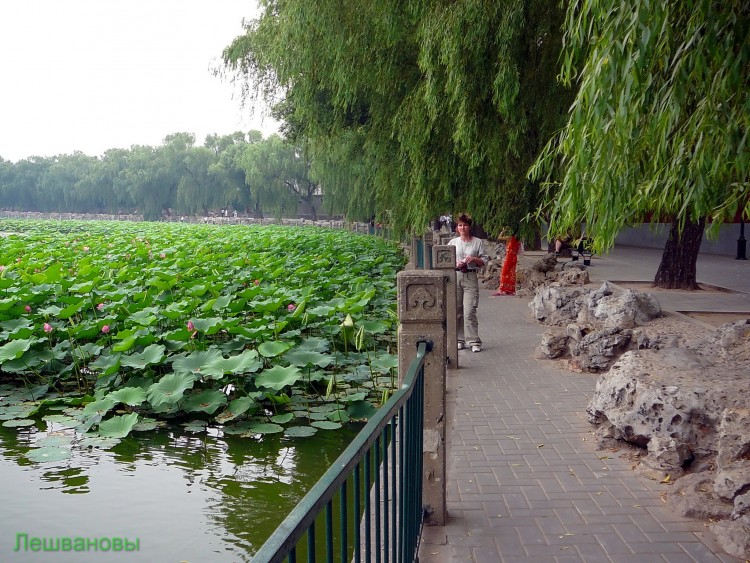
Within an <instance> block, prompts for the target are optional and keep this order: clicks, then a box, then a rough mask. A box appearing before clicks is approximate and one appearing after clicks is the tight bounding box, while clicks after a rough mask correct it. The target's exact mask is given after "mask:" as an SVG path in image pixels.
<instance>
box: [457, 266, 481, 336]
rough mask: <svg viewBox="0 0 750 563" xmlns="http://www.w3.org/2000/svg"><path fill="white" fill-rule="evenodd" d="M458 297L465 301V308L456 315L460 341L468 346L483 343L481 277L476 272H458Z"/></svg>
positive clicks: (458, 299)
mask: <svg viewBox="0 0 750 563" xmlns="http://www.w3.org/2000/svg"><path fill="white" fill-rule="evenodd" d="M456 299H457V301H458V303H463V309H462V310H460V311H459V312H458V315H457V317H456V331H457V333H458V341H459V342H465V343H466V344H467V345H468V346H474V345H478V346H481V345H482V339H481V338H479V320H478V319H477V306H479V278H478V277H477V273H476V272H466V273H465V274H464V273H463V272H456Z"/></svg>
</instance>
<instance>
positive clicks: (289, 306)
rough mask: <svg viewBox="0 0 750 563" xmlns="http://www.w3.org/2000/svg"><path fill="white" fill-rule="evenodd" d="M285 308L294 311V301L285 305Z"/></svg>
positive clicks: (295, 306)
mask: <svg viewBox="0 0 750 563" xmlns="http://www.w3.org/2000/svg"><path fill="white" fill-rule="evenodd" d="M286 308H287V309H288V310H289V311H294V310H295V309H296V308H297V305H295V304H294V303H289V305H287V306H286Z"/></svg>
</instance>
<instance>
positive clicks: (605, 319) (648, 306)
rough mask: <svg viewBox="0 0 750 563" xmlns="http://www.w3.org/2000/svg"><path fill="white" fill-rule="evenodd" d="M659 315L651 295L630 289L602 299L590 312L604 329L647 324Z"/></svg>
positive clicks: (657, 304) (655, 302) (659, 312)
mask: <svg viewBox="0 0 750 563" xmlns="http://www.w3.org/2000/svg"><path fill="white" fill-rule="evenodd" d="M590 309H591V307H590ZM660 314H661V307H660V306H659V302H658V301H657V300H656V298H655V297H654V296H653V295H650V294H648V293H642V292H640V291H633V290H632V289H626V290H625V291H623V292H622V293H620V294H619V295H612V296H604V297H602V298H601V299H599V301H598V303H596V306H595V307H593V310H591V316H592V317H593V318H594V319H596V320H597V321H599V322H600V323H601V324H602V326H604V328H614V327H617V328H621V329H622V328H633V327H635V326H637V325H639V324H644V323H647V322H648V321H650V320H651V319H653V318H655V317H658V316H659V315H660Z"/></svg>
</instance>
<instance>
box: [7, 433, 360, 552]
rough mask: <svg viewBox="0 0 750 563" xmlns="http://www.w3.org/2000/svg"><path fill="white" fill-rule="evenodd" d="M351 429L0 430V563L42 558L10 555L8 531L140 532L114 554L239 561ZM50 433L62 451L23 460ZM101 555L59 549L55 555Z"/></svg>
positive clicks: (12, 538)
mask: <svg viewBox="0 0 750 563" xmlns="http://www.w3.org/2000/svg"><path fill="white" fill-rule="evenodd" d="M71 433H72V434H71ZM355 433H356V430H355V429H351V430H348V431H341V430H339V431H335V432H319V433H318V434H317V435H315V436H313V437H312V438H305V439H301V440H290V439H285V438H283V437H280V436H278V435H272V436H268V435H266V436H261V437H259V438H257V439H252V438H240V437H237V436H229V435H223V434H222V433H221V432H219V431H218V430H216V429H210V430H209V431H208V432H203V433H200V434H193V433H189V432H186V431H185V430H184V429H183V428H182V427H178V426H176V427H169V428H163V429H158V430H154V431H149V432H146V433H142V434H137V435H136V436H135V437H128V438H127V439H125V440H123V441H122V442H121V443H120V444H118V445H117V446H116V447H115V448H114V449H112V450H101V449H98V448H82V447H80V442H78V441H76V437H75V433H74V432H73V431H72V430H69V429H60V428H55V427H54V425H50V427H49V428H48V430H47V431H42V430H40V429H38V428H35V427H27V428H23V429H7V428H2V427H0V482H1V483H2V486H0V502H1V503H2V506H3V510H2V511H1V513H0V561H6V560H13V561H47V560H49V557H51V554H49V553H47V554H45V553H41V552H31V551H27V552H20V553H19V552H14V551H13V549H14V547H15V546H16V534H18V533H27V534H29V536H30V537H40V538H57V537H60V538H65V537H70V538H75V537H84V538H99V537H110V538H113V537H124V538H128V539H129V540H135V539H140V550H139V551H138V552H137V553H134V552H130V553H127V554H125V553H121V554H120V556H121V557H123V558H127V560H128V561H134V560H142V561H180V560H185V561H190V562H191V563H195V562H198V561H249V560H250V558H251V556H252V554H253V553H254V552H255V551H256V550H257V549H258V548H259V547H260V545H261V544H262V543H263V541H265V539H266V537H267V536H268V535H269V534H270V532H271V531H273V530H274V529H275V528H276V526H277V525H278V524H279V523H280V522H281V521H282V520H283V518H284V517H285V516H286V514H288V512H289V511H290V510H291V508H292V507H293V506H294V505H295V504H296V503H297V502H298V501H299V500H300V499H301V498H302V497H303V496H304V494H305V493H306V492H307V490H308V489H309V488H310V487H311V486H312V484H313V483H314V482H315V481H316V480H317V479H318V478H319V477H320V475H322V473H323V472H324V471H325V470H326V469H327V468H328V467H329V466H330V465H331V464H332V463H333V461H334V460H335V459H336V457H338V455H339V454H340V452H341V451H342V450H343V449H344V447H346V445H347V444H348V443H349V442H350V441H351V439H352V437H353V436H354V435H355ZM51 438H55V441H53V442H52V443H55V444H58V443H60V444H65V443H66V440H68V442H67V443H68V444H69V447H71V448H72V456H71V457H70V458H68V459H65V460H62V461H57V462H48V463H41V464H40V463H34V462H31V461H29V460H28V459H26V458H25V457H24V455H25V454H26V453H27V452H28V451H29V449H30V448H33V447H35V446H37V445H38V444H45V443H49V442H45V440H50V439H51ZM101 557H102V554H101V553H98V554H97V553H80V552H58V553H55V555H54V560H55V561H99V560H100V559H101ZM107 557H108V558H110V557H114V558H119V557H118V555H117V554H115V553H110V554H108V555H107Z"/></svg>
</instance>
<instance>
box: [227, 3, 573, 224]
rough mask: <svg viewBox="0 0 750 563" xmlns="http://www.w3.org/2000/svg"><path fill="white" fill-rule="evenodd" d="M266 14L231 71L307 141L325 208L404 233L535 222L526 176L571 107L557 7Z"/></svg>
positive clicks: (297, 9)
mask: <svg viewBox="0 0 750 563" xmlns="http://www.w3.org/2000/svg"><path fill="white" fill-rule="evenodd" d="M261 3H262V8H263V12H262V15H261V16H260V18H259V19H257V20H255V21H251V22H248V23H247V25H246V33H245V34H244V35H243V36H241V37H238V38H237V39H235V41H234V42H233V43H232V44H231V45H230V46H229V47H227V49H226V50H225V52H224V61H225V64H226V67H227V68H228V69H229V70H230V71H233V72H237V73H239V74H240V76H241V77H242V78H243V79H244V82H245V85H246V86H249V87H250V88H249V89H248V94H249V96H250V98H251V99H253V97H255V99H263V100H264V101H266V102H267V103H271V104H272V105H274V107H275V110H276V114H277V116H279V117H281V118H282V119H283V120H284V122H285V125H284V133H285V134H286V136H287V137H288V138H290V139H294V140H299V139H301V138H304V140H305V143H306V146H307V147H308V150H309V151H310V157H311V160H312V172H313V174H314V175H315V178H316V179H317V180H318V181H319V182H320V184H321V185H322V186H323V189H324V191H325V197H326V200H327V202H335V204H336V207H337V208H339V209H343V210H345V211H346V212H347V213H349V214H350V215H352V216H354V217H357V216H359V217H360V218H362V217H367V216H370V215H371V214H372V213H373V212H377V213H378V215H379V217H380V218H381V219H382V220H386V221H388V222H389V223H390V224H391V225H392V226H393V227H394V228H395V229H397V230H400V231H409V230H414V229H421V228H423V226H424V225H426V223H427V221H428V220H429V219H430V218H431V217H435V216H437V215H441V214H444V213H446V212H459V211H468V212H470V213H472V214H473V215H474V217H475V218H476V219H477V220H478V221H480V222H481V223H483V224H484V226H485V227H486V228H487V230H488V231H490V232H493V231H494V232H497V231H498V230H499V229H500V228H502V227H510V228H513V229H518V228H519V227H520V226H521V219H522V218H523V217H524V216H526V215H527V214H528V213H529V212H530V211H532V210H534V209H536V207H537V206H538V204H539V202H540V194H539V189H538V187H537V184H535V183H534V182H531V181H529V180H528V179H527V177H526V172H527V170H528V168H529V166H530V165H531V163H532V162H533V161H534V159H535V158H536V156H537V155H538V153H539V151H540V149H541V147H542V146H543V145H544V143H545V142H546V141H547V140H548V139H549V138H550V137H551V136H552V135H553V133H554V132H555V131H556V130H558V129H559V128H560V127H561V126H562V125H563V123H564V119H565V115H566V111H567V109H568V106H569V104H570V101H571V100H572V93H571V92H570V91H569V90H567V89H566V88H564V87H563V86H561V85H559V84H558V83H557V82H556V81H555V75H556V73H557V71H558V65H559V53H560V48H561V31H560V29H561V25H562V22H563V16H564V12H563V10H562V8H560V7H559V6H557V5H556V4H555V3H554V2H549V1H548V0H525V1H521V2H519V1H517V0H501V1H495V2H487V1H486V0H466V1H463V2H442V1H435V0H433V1H427V2H415V1H407V2H403V1H396V0H371V1H368V2H340V1H332V0H318V1H316V2H309V1H308V0H285V1H284V2H281V1H271V0H264V1H263V0H262V2H261ZM532 228H533V225H528V226H526V229H527V231H528V230H530V229H532Z"/></svg>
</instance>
